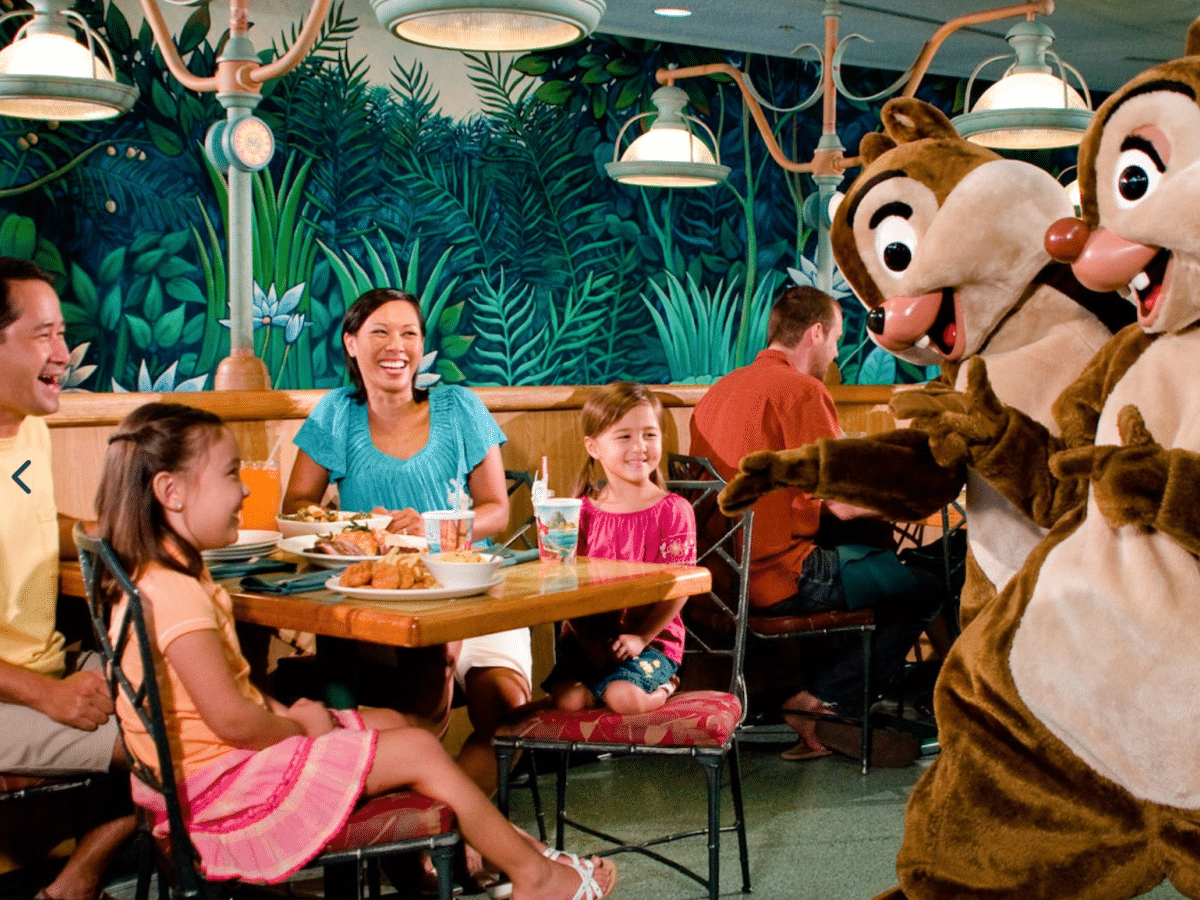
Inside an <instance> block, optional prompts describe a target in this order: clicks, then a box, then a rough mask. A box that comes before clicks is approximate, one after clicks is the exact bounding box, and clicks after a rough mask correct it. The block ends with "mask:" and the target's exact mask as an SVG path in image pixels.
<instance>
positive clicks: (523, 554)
mask: <svg viewBox="0 0 1200 900" xmlns="http://www.w3.org/2000/svg"><path fill="white" fill-rule="evenodd" d="M500 556H503V557H504V562H502V563H500V568H502V569H506V568H508V567H509V566H515V565H516V564H517V563H525V562H533V561H534V560H535V559H537V558H538V551H537V547H534V548H533V549H532V550H517V551H513V550H505V551H504V552H503V553H501V554H500Z"/></svg>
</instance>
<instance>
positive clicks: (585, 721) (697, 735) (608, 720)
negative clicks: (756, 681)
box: [496, 691, 742, 747]
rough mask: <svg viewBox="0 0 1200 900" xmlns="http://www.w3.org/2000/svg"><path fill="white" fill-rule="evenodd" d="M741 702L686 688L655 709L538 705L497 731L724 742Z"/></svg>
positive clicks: (666, 742)
mask: <svg viewBox="0 0 1200 900" xmlns="http://www.w3.org/2000/svg"><path fill="white" fill-rule="evenodd" d="M741 717H742V705H741V703H739V702H738V699H737V697H735V696H734V695H733V694H727V693H725V692H724V691H684V692H682V693H678V694H676V695H675V696H673V697H672V698H671V699H670V700H668V701H667V702H666V703H664V704H663V705H662V706H660V707H659V708H658V709H656V710H655V711H654V712H649V713H643V714H641V715H636V716H621V715H618V714H617V713H614V712H612V711H611V710H608V709H589V710H586V711H584V712H568V711H566V710H561V709H545V710H539V711H537V712H535V713H532V714H530V715H528V716H525V717H524V718H522V719H521V720H520V721H518V722H513V723H508V724H504V725H501V726H500V727H499V728H497V729H496V733H497V734H498V735H504V736H507V737H517V738H526V739H528V740H543V741H546V740H551V741H552V740H558V741H570V742H573V743H582V744H587V743H592V744H641V745H645V746H651V747H722V746H724V745H725V744H726V743H727V742H728V741H729V739H730V737H732V736H733V733H734V731H735V730H736V729H737V726H738V722H739V721H740V720H741Z"/></svg>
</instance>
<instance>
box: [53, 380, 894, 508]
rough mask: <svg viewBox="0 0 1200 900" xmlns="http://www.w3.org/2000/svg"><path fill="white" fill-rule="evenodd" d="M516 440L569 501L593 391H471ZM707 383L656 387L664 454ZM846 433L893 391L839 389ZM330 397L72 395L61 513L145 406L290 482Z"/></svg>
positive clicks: (681, 441)
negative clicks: (186, 422) (214, 430)
mask: <svg viewBox="0 0 1200 900" xmlns="http://www.w3.org/2000/svg"><path fill="white" fill-rule="evenodd" d="M472 390H474V392H475V393H476V394H477V395H478V396H479V397H480V399H482V400H483V402H484V404H485V405H486V406H487V408H488V409H489V410H490V411H491V413H492V415H493V416H495V419H496V422H497V423H498V424H499V426H500V428H501V429H502V430H503V431H504V433H505V434H506V435H507V436H508V442H507V443H506V444H505V445H504V448H503V457H504V465H505V468H508V469H521V470H524V471H528V472H533V471H536V470H538V469H539V468H540V466H541V458H542V456H543V455H545V456H546V457H548V461H549V467H550V488H551V490H553V491H554V492H555V493H557V494H559V495H566V494H568V493H569V492H570V491H571V490H572V489H573V487H574V484H575V479H576V476H577V475H578V474H579V471H580V469H581V468H582V467H583V463H584V462H585V458H586V457H585V454H584V450H583V440H582V435H581V434H580V431H579V411H580V410H581V409H582V407H583V404H584V403H585V402H586V400H587V398H588V397H589V396H590V395H591V393H592V392H593V391H595V390H596V388H594V387H574V386H562V387H553V386H552V387H521V388H506V387H497V388H473V389H472ZM705 390H706V388H705V387H704V386H692V385H663V386H661V387H655V392H656V393H657V394H658V396H659V398H660V399H661V400H662V403H663V406H664V407H665V409H666V412H667V417H666V418H667V421H666V425H665V429H664V430H665V434H664V445H665V446H664V452H668V453H687V452H688V449H689V444H690V440H689V432H688V429H689V423H690V421H691V415H692V409H693V407H694V406H695V405H696V403H697V402H698V401H699V399H700V398H701V397H702V396H703V395H704V392H705ZM831 392H832V393H833V397H834V401H835V402H836V403H837V406H838V413H839V415H840V416H841V421H842V427H843V429H844V430H845V431H846V432H847V433H849V434H856V433H871V432H876V431H881V430H884V429H887V428H891V427H892V419H891V417H890V416H889V415H888V413H887V402H888V400H889V399H890V397H891V394H892V389H891V388H890V387H847V386H835V387H833V388H831ZM324 394H325V392H324V391H319V390H310V391H204V392H200V393H176V394H144V393H129V394H88V393H68V394H64V395H63V398H62V404H61V407H60V409H59V411H58V412H57V413H55V414H54V415H52V416H49V417H48V418H47V420H46V421H47V424H48V425H49V426H50V434H51V441H52V444H53V448H54V486H55V494H56V499H57V501H58V507H59V510H60V511H61V512H64V513H66V514H68V515H71V516H74V517H76V518H85V519H91V518H94V516H95V505H94V504H95V495H96V488H97V487H98V486H99V484H100V472H101V468H102V465H103V461H104V453H105V449H106V447H107V441H108V436H109V435H110V434H112V433H113V431H115V430H116V426H117V425H118V424H119V423H120V421H121V420H122V419H123V418H124V417H125V416H126V415H128V414H129V413H130V412H132V411H133V410H134V409H136V408H137V407H139V406H141V405H142V404H143V403H148V402H150V401H152V400H165V401H171V402H178V403H187V404H190V405H192V406H198V407H201V408H203V409H207V410H210V411H212V412H214V413H216V414H217V415H219V416H221V417H222V418H223V419H225V421H227V422H229V423H230V428H231V429H232V430H233V432H234V434H235V435H236V436H237V439H238V442H239V443H240V444H241V447H242V456H243V458H244V459H247V460H255V459H265V458H266V457H267V454H268V453H269V452H270V450H271V447H272V446H273V445H274V444H275V442H276V441H279V442H280V475H281V480H282V484H283V485H284V486H286V485H287V480H288V475H289V473H290V472H291V467H292V463H293V461H294V460H295V457H296V448H295V446H294V445H293V444H292V437H293V436H295V434H296V432H297V431H298V430H299V428H300V425H301V424H302V423H303V422H304V419H305V418H306V417H307V416H308V414H309V413H310V412H311V411H312V409H313V407H314V406H316V404H317V402H318V401H319V400H320V399H321V397H322V396H324ZM529 514H530V510H529V506H528V492H526V491H518V492H517V494H516V495H515V497H514V501H513V510H512V517H511V521H512V522H514V523H520V522H524V521H526V520H527V519H528V517H529Z"/></svg>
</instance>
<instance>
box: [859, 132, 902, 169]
mask: <svg viewBox="0 0 1200 900" xmlns="http://www.w3.org/2000/svg"><path fill="white" fill-rule="evenodd" d="M895 149H896V142H895V141H893V140H892V139H891V138H890V137H888V136H887V135H886V134H881V133H880V132H878V131H872V132H871V133H870V134H867V135H864V136H863V139H862V141H860V142H859V145H858V155H859V156H860V157H862V161H863V166H864V167H866V166H869V165H870V164H871V163H873V162H875V160H877V159H879V157H881V156H882V155H883V154H885V153H887V152H888V151H889V150H895Z"/></svg>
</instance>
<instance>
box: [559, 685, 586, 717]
mask: <svg viewBox="0 0 1200 900" xmlns="http://www.w3.org/2000/svg"><path fill="white" fill-rule="evenodd" d="M551 697H552V698H553V699H554V705H555V707H556V708H558V709H562V710H566V711H567V712H582V711H583V710H585V709H590V708H591V707H593V706H595V705H596V703H595V699H594V698H593V697H592V692H591V691H590V690H588V688H587V687H586V686H584V685H582V684H579V683H575V684H567V685H561V686H556V687H555V688H554V689H553V690H552V692H551Z"/></svg>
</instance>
